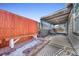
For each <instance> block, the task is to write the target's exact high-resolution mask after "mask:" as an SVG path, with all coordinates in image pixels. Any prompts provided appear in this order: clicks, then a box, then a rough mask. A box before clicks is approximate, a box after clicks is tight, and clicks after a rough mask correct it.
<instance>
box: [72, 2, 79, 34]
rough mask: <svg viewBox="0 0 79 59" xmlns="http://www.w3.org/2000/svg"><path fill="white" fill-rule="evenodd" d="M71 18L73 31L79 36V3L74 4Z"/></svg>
mask: <svg viewBox="0 0 79 59" xmlns="http://www.w3.org/2000/svg"><path fill="white" fill-rule="evenodd" d="M73 18H74V19H73V31H74V33H76V34H79V3H76V4H74V8H73Z"/></svg>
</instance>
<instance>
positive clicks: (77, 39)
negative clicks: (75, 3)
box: [68, 9, 79, 55]
mask: <svg viewBox="0 0 79 59" xmlns="http://www.w3.org/2000/svg"><path fill="white" fill-rule="evenodd" d="M74 22H75V19H74V13H73V9H72V10H71V12H70V15H69V20H68V38H69V41H70V42H71V44H72V46H73V48H74V49H75V52H76V53H77V55H79V36H78V35H76V34H74V28H75V27H74V25H75V24H74Z"/></svg>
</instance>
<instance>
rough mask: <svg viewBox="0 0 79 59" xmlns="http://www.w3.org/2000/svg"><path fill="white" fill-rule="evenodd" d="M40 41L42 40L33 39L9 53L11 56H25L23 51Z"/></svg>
mask: <svg viewBox="0 0 79 59" xmlns="http://www.w3.org/2000/svg"><path fill="white" fill-rule="evenodd" d="M39 42H40V40H33V41H31V42H29V43H26V44H25V45H24V46H22V47H21V48H18V49H16V51H14V52H11V53H10V54H9V56H25V55H24V54H23V51H24V50H25V49H28V48H31V47H33V46H34V45H36V44H38V43H39Z"/></svg>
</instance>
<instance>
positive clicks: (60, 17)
mask: <svg viewBox="0 0 79 59" xmlns="http://www.w3.org/2000/svg"><path fill="white" fill-rule="evenodd" d="M69 14H70V9H68V8H64V9H61V10H58V11H57V12H55V13H54V14H52V15H48V16H44V17H42V18H41V20H45V21H47V22H49V23H51V24H62V23H66V22H67V20H68V16H69Z"/></svg>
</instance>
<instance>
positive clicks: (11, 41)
mask: <svg viewBox="0 0 79 59" xmlns="http://www.w3.org/2000/svg"><path fill="white" fill-rule="evenodd" d="M14 44H15V43H14V39H10V41H9V46H10V48H14Z"/></svg>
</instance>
